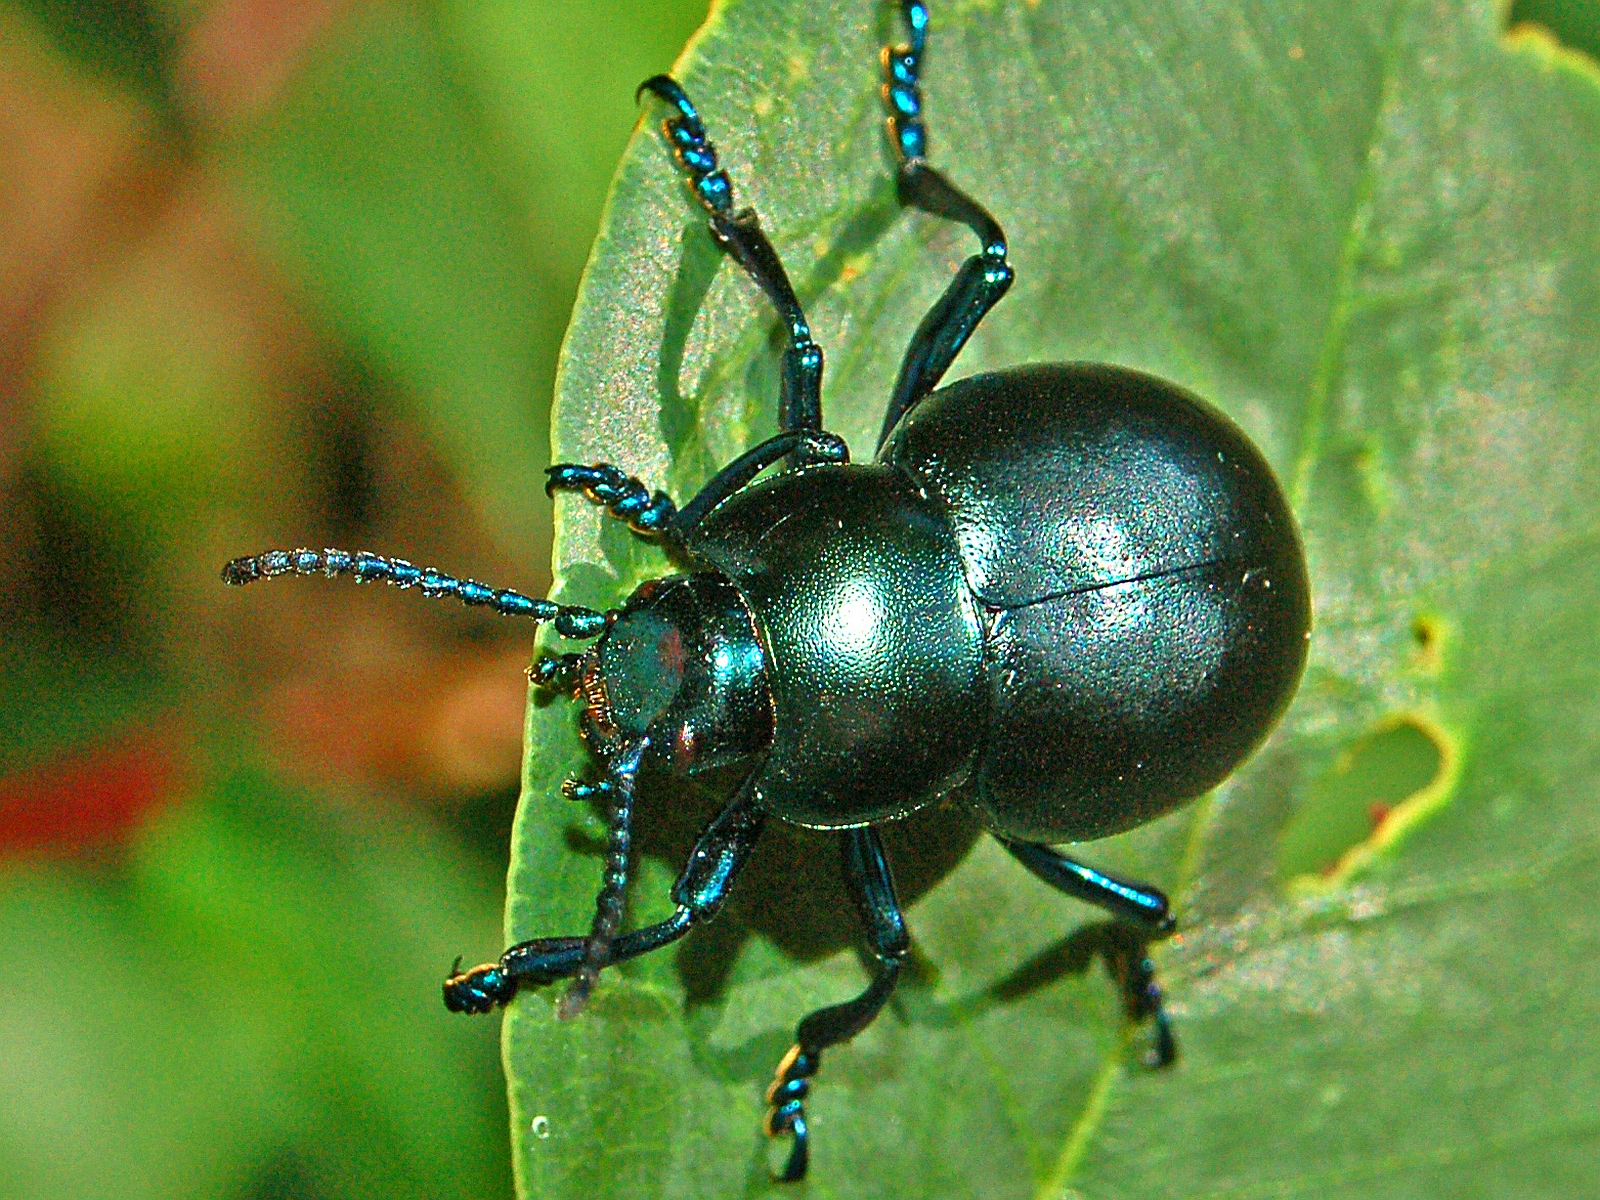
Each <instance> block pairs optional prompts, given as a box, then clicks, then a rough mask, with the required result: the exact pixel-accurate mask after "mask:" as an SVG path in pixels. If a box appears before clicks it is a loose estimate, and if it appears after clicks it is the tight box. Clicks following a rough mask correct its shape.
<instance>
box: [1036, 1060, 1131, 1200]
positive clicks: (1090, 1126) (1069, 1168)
mask: <svg viewBox="0 0 1600 1200" xmlns="http://www.w3.org/2000/svg"><path fill="white" fill-rule="evenodd" d="M1127 1050H1128V1039H1127V1038H1126V1037H1123V1038H1120V1039H1118V1042H1117V1047H1116V1049H1115V1050H1113V1051H1112V1052H1111V1053H1109V1054H1107V1055H1106V1057H1105V1061H1104V1062H1102V1063H1101V1064H1100V1070H1099V1072H1098V1073H1097V1074H1096V1075H1095V1077H1094V1086H1093V1087H1091V1088H1090V1089H1089V1098H1088V1099H1087V1100H1085V1101H1084V1105H1083V1111H1082V1112H1081V1113H1079V1114H1078V1119H1077V1120H1076V1121H1074V1122H1073V1124H1072V1129H1071V1131H1070V1132H1068V1134H1067V1140H1066V1141H1065V1142H1063V1143H1062V1145H1061V1153H1060V1154H1059V1155H1057V1156H1056V1161H1055V1165H1054V1166H1053V1167H1052V1168H1051V1169H1050V1173H1049V1174H1048V1175H1046V1176H1045V1177H1044V1178H1043V1179H1042V1180H1040V1182H1039V1188H1038V1190H1037V1191H1035V1192H1034V1200H1060V1197H1061V1194H1062V1193H1063V1192H1065V1191H1066V1190H1067V1184H1069V1183H1071V1182H1072V1177H1073V1175H1075V1174H1076V1173H1077V1170H1078V1166H1079V1164H1080V1163H1082V1162H1083V1156H1084V1155H1085V1154H1086V1153H1087V1152H1088V1150H1089V1144H1090V1142H1092V1141H1093V1140H1094V1135H1095V1134H1096V1133H1097V1132H1099V1130H1100V1122H1101V1121H1102V1120H1103V1119H1104V1118H1105V1114H1106V1108H1107V1106H1108V1105H1110V1103H1111V1092H1112V1089H1114V1088H1115V1087H1116V1086H1117V1080H1118V1079H1119V1078H1121V1076H1122V1063H1123V1060H1124V1059H1125V1058H1126V1057H1127Z"/></svg>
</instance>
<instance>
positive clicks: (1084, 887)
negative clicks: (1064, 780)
mask: <svg viewBox="0 0 1600 1200" xmlns="http://www.w3.org/2000/svg"><path fill="white" fill-rule="evenodd" d="M995 838H996V840H997V841H998V842H999V843H1000V844H1001V845H1002V846H1004V847H1005V848H1006V849H1007V850H1008V851H1010V852H1011V855H1012V857H1013V858H1015V859H1016V860H1017V861H1018V862H1020V863H1021V864H1022V865H1023V866H1025V867H1027V868H1028V870H1029V871H1031V872H1032V873H1033V874H1034V875H1035V876H1036V877H1037V878H1039V879H1041V880H1043V881H1044V882H1045V883H1048V884H1049V885H1050V886H1051V887H1053V888H1055V889H1057V890H1058V891H1062V892H1065V893H1066V894H1067V895H1069V896H1073V897H1075V898H1077V899H1079V900H1084V901H1087V902H1088V903H1090V904H1094V905H1097V906H1099V907H1100V908H1103V909H1105V910H1106V911H1107V912H1109V913H1110V914H1111V915H1112V916H1114V917H1116V918H1117V919H1116V920H1115V921H1113V922H1111V923H1110V924H1109V925H1106V926H1105V927H1104V933H1103V936H1101V937H1100V938H1099V939H1098V943H1099V944H1098V945H1097V946H1096V948H1097V949H1098V950H1099V951H1100V953H1101V955H1102V956H1103V957H1104V958H1105V960H1106V968H1107V970H1109V971H1110V972H1111V975H1112V978H1114V979H1115V980H1116V981H1117V986H1118V987H1119V988H1120V989H1121V991H1122V1003H1123V1007H1124V1008H1125V1009H1126V1010H1127V1014H1128V1019H1129V1020H1130V1021H1135V1022H1137V1021H1145V1020H1149V1021H1152V1022H1154V1024H1155V1039H1154V1045H1153V1046H1152V1047H1151V1051H1150V1054H1149V1056H1148V1059H1147V1061H1148V1062H1149V1063H1150V1065H1151V1066H1153V1067H1165V1066H1170V1065H1171V1064H1172V1062H1173V1061H1174V1060H1175V1059H1176V1058H1177V1057H1178V1046H1177V1042H1176V1041H1175V1039H1174V1038H1173V1036H1172V1026H1171V1023H1170V1022H1169V1021H1168V1020H1167V1014H1166V1012H1165V1011H1164V1010H1163V1009H1162V1007H1161V988H1160V986H1159V985H1158V984H1157V983H1156V978H1155V967H1154V965H1153V964H1152V963H1151V961H1150V950H1149V946H1150V942H1151V940H1152V939H1154V938H1161V937H1166V936H1167V935H1168V934H1170V933H1171V932H1172V930H1173V928H1174V925H1175V922H1174V921H1173V919H1172V910H1171V906H1170V905H1169V904H1168V903H1167V898H1166V896H1165V895H1163V894H1162V893H1161V892H1160V891H1158V890H1157V889H1155V888H1153V887H1151V886H1149V885H1148V884H1144V883H1130V882H1129V881H1127V880H1124V879H1118V878H1116V877H1115V876H1112V875H1106V874H1104V873H1102V872H1100V871H1096V870H1095V869H1094V868H1093V867H1088V866H1085V865H1084V864H1082V863H1080V862H1075V861H1074V860H1072V859H1070V858H1068V857H1067V856H1066V855H1064V854H1060V853H1058V852H1057V851H1055V850H1053V849H1051V848H1050V847H1049V846H1046V845H1043V844H1042V843H1039V842H1020V841H1012V840H1011V839H1010V838H1004V837H1000V836H999V835H998V834H996V835H995Z"/></svg>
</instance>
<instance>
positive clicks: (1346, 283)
mask: <svg viewBox="0 0 1600 1200" xmlns="http://www.w3.org/2000/svg"><path fill="white" fill-rule="evenodd" d="M1405 7H1406V0H1396V3H1395V5H1394V6H1393V7H1392V8H1391V9H1390V12H1389V20H1388V24H1387V28H1386V30H1385V34H1384V44H1383V70H1382V74H1381V84H1380V86H1379V89H1378V99H1377V102H1376V104H1374V106H1373V113H1372V123H1371V125H1370V126H1369V128H1368V130H1367V136H1366V138H1365V140H1364V142H1363V150H1362V156H1361V163H1362V165H1361V175H1360V178H1359V179H1358V180H1357V182H1356V189H1355V196H1354V200H1353V203H1352V205H1351V211H1350V218H1349V221H1348V222H1347V223H1346V228H1345V235H1344V238H1343V239H1342V241H1341V243H1340V249H1339V265H1338V270H1337V271H1336V273H1335V276H1334V284H1333V296H1332V299H1331V300H1330V302H1329V305H1328V316H1327V319H1326V321H1325V322H1324V325H1323V332H1322V348H1321V351H1320V352H1319V354H1318V357H1317V367H1316V371H1315V373H1314V374H1313V375H1312V378H1311V385H1310V388H1309V389H1308V391H1307V394H1306V403H1305V410H1304V414H1303V417H1302V425H1301V434H1300V448H1299V451H1298V453H1297V454H1296V456H1295V463H1294V468H1293V473H1292V475H1291V482H1290V486H1289V503H1290V506H1291V508H1292V510H1293V511H1294V512H1295V514H1296V515H1297V516H1298V515H1300V514H1301V513H1302V512H1303V511H1304V508H1305V504H1306V501H1307V499H1308V498H1309V494H1310V487H1311V477H1312V475H1313V473H1314V472H1315V470H1316V464H1317V460H1318V458H1319V456H1320V453H1321V447H1322V434H1323V429H1324V426H1325V423H1326V421H1327V408H1328V400H1329V398H1330V396H1331V395H1332V391H1333V384H1334V381H1335V380H1336V379H1337V377H1338V373H1339V368H1340V365H1341V364H1342V362H1343V360H1344V354H1345V348H1346V344H1347V342H1348V338H1349V330H1350V320H1351V318H1352V317H1353V316H1354V315H1355V312H1356V308H1357V300H1356V275H1357V272H1358V270H1359V267H1360V263H1361V257H1362V254H1363V252H1364V251H1365V249H1366V245H1367V237H1368V234H1369V233H1370V231H1371V228H1372V215H1373V205H1374V202H1375V200H1376V196H1377V188H1378V178H1377V169H1376V161H1375V160H1376V158H1377V153H1378V147H1379V145H1380V143H1381V142H1382V140H1383V132H1384V116H1385V114H1387V113H1388V111H1389V109H1390V108H1391V106H1392V105H1393V102H1394V99H1395V89H1396V87H1397V84H1398V74H1399V69H1398V67H1399V52H1400V29H1401V14H1402V12H1403V10H1404V9H1405ZM1054 108H1055V106H1054V105H1052V109H1054ZM1210 805H1211V796H1209V795H1208V796H1206V797H1204V798H1203V799H1202V800H1200V801H1198V802H1197V804H1196V809H1195V815H1194V825H1193V827H1192V829H1193V832H1192V834H1191V836H1190V838H1189V840H1188V842H1187V844H1186V846H1185V848H1184V854H1183V858H1182V860H1181V862H1180V864H1179V878H1178V886H1177V887H1176V888H1175V889H1174V894H1175V895H1179V896H1181V895H1183V894H1184V893H1185V892H1186V891H1187V890H1188V889H1189V886H1190V885H1191V884H1192V883H1193V882H1194V876H1195V874H1196V872H1197V871H1198V869H1199V865H1200V862H1201V858H1202V855H1203V852H1204V850H1205V845H1206V838H1207V836H1208V834H1209V832H1210V830H1211V827H1212V823H1211V821H1209V820H1208V819H1207V818H1208V816H1209V814H1210ZM1127 1052H1128V1039H1127V1038H1126V1037H1123V1038H1121V1039H1119V1040H1118V1042H1117V1043H1116V1045H1115V1046H1114V1047H1113V1048H1112V1049H1111V1050H1110V1051H1109V1052H1107V1054H1106V1057H1105V1060H1104V1061H1103V1062H1102V1063H1101V1066H1100V1070H1099V1072H1098V1073H1097V1074H1096V1076H1095V1082H1094V1086H1093V1087H1092V1088H1091V1089H1090V1090H1089V1095H1088V1097H1087V1098H1086V1099H1085V1101H1084V1105H1083V1109H1082V1111H1081V1112H1080V1113H1079V1114H1078V1119H1077V1120H1076V1121H1074V1122H1073V1124H1072V1128H1071V1129H1070V1130H1069V1131H1068V1133H1067V1136H1066V1139H1065V1141H1064V1142H1063V1143H1062V1147H1061V1152H1060V1154H1059V1155H1057V1157H1056V1162H1055V1167H1054V1168H1053V1169H1052V1170H1051V1172H1050V1174H1049V1175H1047V1176H1046V1177H1045V1178H1044V1179H1043V1180H1042V1181H1041V1182H1040V1184H1039V1188H1038V1190H1037V1191H1036V1192H1035V1193H1034V1195H1035V1200H1059V1198H1060V1197H1061V1195H1062V1194H1063V1193H1064V1192H1065V1191H1066V1189H1067V1187H1068V1186H1069V1185H1070V1184H1071V1182H1072V1179H1073V1176H1074V1175H1075V1174H1076V1173H1077V1171H1078V1168H1079V1167H1080V1166H1081V1165H1082V1163H1083V1159H1084V1156H1085V1155H1086V1154H1087V1153H1088V1150H1089V1147H1090V1146H1091V1145H1092V1144H1093V1141H1094V1137H1095V1134H1097V1133H1098V1132H1099V1129H1100V1125H1101V1122H1102V1121H1103V1120H1104V1118H1105V1114H1106V1112H1107V1110H1108V1109H1109V1107H1110V1103H1111V1095H1112V1093H1113V1091H1114V1090H1115V1088H1116V1086H1117V1083H1118V1081H1119V1080H1120V1079H1121V1078H1122V1076H1123V1064H1124V1062H1125V1061H1126V1059H1127Z"/></svg>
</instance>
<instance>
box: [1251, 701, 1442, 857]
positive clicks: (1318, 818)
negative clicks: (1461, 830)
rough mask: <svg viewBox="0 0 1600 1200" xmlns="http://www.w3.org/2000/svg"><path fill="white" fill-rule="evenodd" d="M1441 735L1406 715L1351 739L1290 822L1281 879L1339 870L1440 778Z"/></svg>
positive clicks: (1280, 849)
mask: <svg viewBox="0 0 1600 1200" xmlns="http://www.w3.org/2000/svg"><path fill="white" fill-rule="evenodd" d="M1440 736H1442V735H1440V734H1439V733H1438V732H1437V731H1436V730H1434V729H1432V728H1430V727H1426V726H1424V725H1423V724H1422V723H1421V722H1420V721H1419V720H1417V719H1415V718H1412V717H1402V718H1399V719H1398V720H1395V721H1393V722H1392V723H1390V724H1388V725H1385V726H1383V727H1381V728H1379V729H1377V730H1375V731H1373V732H1372V733H1369V734H1367V735H1365V736H1363V737H1361V738H1359V739H1358V740H1356V741H1355V742H1353V743H1351V745H1349V746H1347V747H1346V748H1345V750H1344V751H1343V752H1342V753H1341V754H1340V755H1339V756H1338V758H1336V759H1335V760H1334V763H1333V766H1332V767H1331V768H1329V769H1328V771H1326V772H1325V773H1324V774H1323V775H1322V776H1321V777H1320V778H1318V779H1317V780H1315V781H1314V782H1313V783H1312V785H1311V787H1310V789H1309V791H1308V794H1307V795H1306V798H1305V800H1304V802H1303V803H1302V804H1301V805H1300V808H1299V811H1297V812H1296V813H1295V815H1294V817H1293V818H1292V819H1291V820H1290V821H1289V824H1288V825H1287V826H1285V827H1284V831H1283V836H1282V839H1281V840H1280V842H1279V847H1278V879H1279V881H1280V882H1287V881H1288V880H1290V879H1292V878H1294V877H1295V876H1297V875H1327V874H1331V873H1333V872H1334V871H1335V870H1336V869H1337V868H1338V867H1339V866H1340V865H1341V863H1342V860H1344V859H1345V858H1346V856H1347V855H1349V854H1350V852H1351V851H1353V850H1355V849H1356V848H1357V847H1359V846H1361V845H1362V844H1363V843H1366V842H1368V841H1369V840H1371V839H1373V837H1374V835H1376V834H1378V833H1379V831H1380V829H1381V827H1382V826H1383V825H1384V824H1385V823H1386V822H1387V821H1388V820H1389V817H1390V815H1391V814H1392V813H1393V812H1394V811H1395V810H1396V809H1397V808H1398V807H1399V806H1400V805H1401V804H1403V803H1404V802H1405V801H1407V800H1408V799H1410V798H1412V797H1414V796H1419V795H1421V794H1423V793H1426V792H1429V791H1430V789H1431V788H1433V787H1434V785H1436V784H1437V783H1439V782H1440V781H1441V780H1442V777H1443V775H1444V772H1445V764H1446V750H1445V747H1443V746H1442V745H1441V743H1440V741H1439V738H1440Z"/></svg>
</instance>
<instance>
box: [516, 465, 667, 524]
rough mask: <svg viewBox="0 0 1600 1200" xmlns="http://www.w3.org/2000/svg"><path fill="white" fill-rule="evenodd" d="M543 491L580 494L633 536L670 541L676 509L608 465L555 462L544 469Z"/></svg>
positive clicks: (661, 495) (620, 470) (552, 493)
mask: <svg viewBox="0 0 1600 1200" xmlns="http://www.w3.org/2000/svg"><path fill="white" fill-rule="evenodd" d="M544 473H545V484H544V490H545V494H546V495H554V494H555V493H556V492H557V491H558V490H559V491H565V492H582V493H583V494H584V495H585V496H587V497H588V498H589V500H590V501H592V502H593V503H595V504H603V505H605V506H606V511H607V512H608V513H610V514H611V515H612V516H613V517H616V518H617V519H618V520H622V521H626V522H627V523H628V527H629V528H630V529H632V530H633V531H634V532H635V533H642V534H645V535H647V536H657V537H659V536H666V537H668V538H671V537H672V536H673V531H674V520H675V518H676V517H677V515H678V506H677V505H675V504H673V502H672V498H671V497H670V496H668V495H667V494H666V493H665V492H652V491H651V490H650V489H649V488H647V487H646V486H645V485H644V484H643V483H642V482H640V480H639V479H638V478H637V477H635V476H633V475H629V474H628V473H627V472H626V471H624V470H623V469H622V468H621V467H618V466H614V465H613V464H611V463H594V464H592V465H590V466H585V465H584V464H582V463H557V464H556V465H555V466H553V467H546V468H545V472H544Z"/></svg>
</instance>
